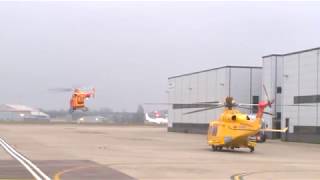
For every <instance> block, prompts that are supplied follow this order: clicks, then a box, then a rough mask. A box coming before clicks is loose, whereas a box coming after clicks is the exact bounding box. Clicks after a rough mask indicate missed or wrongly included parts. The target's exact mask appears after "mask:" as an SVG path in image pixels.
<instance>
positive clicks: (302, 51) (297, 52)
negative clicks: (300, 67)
mask: <svg viewBox="0 0 320 180" xmlns="http://www.w3.org/2000/svg"><path fill="white" fill-rule="evenodd" d="M314 50H320V47H316V48H311V49H305V50H301V51H295V52H290V53H286V54H270V55H266V56H262V58H268V57H271V56H288V55H292V54H300V53H304V52H308V51H314Z"/></svg>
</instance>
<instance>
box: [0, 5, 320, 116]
mask: <svg viewBox="0 0 320 180" xmlns="http://www.w3.org/2000/svg"><path fill="white" fill-rule="evenodd" d="M319 9H320V3H316V2H313V3H297V2H296V3H290V2H288V3H279V2H268V3H258V2H245V3H240V2H237V3H233V2H226V3H224V2H137V3H135V2H90V3H89V2H0V80H1V88H0V94H1V98H0V103H12V104H25V105H29V106H33V107H41V108H45V109H67V108H68V101H69V95H70V94H68V93H61V94H54V93H51V92H49V91H48V89H49V88H56V87H72V86H77V85H86V86H95V87H96V88H97V97H96V99H94V100H90V102H89V104H88V105H89V107H91V108H94V109H98V108H103V107H109V108H112V109H114V110H120V111H122V110H126V111H135V110H136V109H137V105H138V104H140V103H143V102H165V101H166V100H167V97H166V96H167V94H166V93H165V91H166V89H167V78H168V77H169V76H174V75H179V74H183V73H189V72H194V71H199V70H203V69H210V68H214V67H218V66H224V65H254V66H260V65H261V56H263V55H268V54H272V53H287V52H291V51H296V50H303V49H308V48H313V47H318V46H320V33H319V32H320V23H319V22H320V11H319Z"/></svg>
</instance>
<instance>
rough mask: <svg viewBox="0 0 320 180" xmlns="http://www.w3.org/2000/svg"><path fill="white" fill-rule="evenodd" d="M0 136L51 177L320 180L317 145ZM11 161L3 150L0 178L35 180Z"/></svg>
mask: <svg viewBox="0 0 320 180" xmlns="http://www.w3.org/2000/svg"><path fill="white" fill-rule="evenodd" d="M0 136H1V137H2V138H4V139H5V140H6V141H7V142H8V143H9V144H11V145H12V146H13V147H15V148H16V149H17V150H18V151H19V152H21V153H22V154H24V155H25V156H27V157H28V158H29V159H31V160H32V161H33V162H34V163H35V164H36V165H37V166H38V167H39V168H40V169H42V170H43V171H44V172H45V173H46V174H48V175H49V176H51V177H52V179H54V177H57V176H59V178H60V179H61V180H67V179H78V178H77V177H82V179H88V180H104V179H110V178H111V179H112V177H113V179H117V178H119V179H121V178H123V179H133V178H135V179H145V180H146V179H157V180H158V179H177V180H178V179H179V180H180V179H204V180H205V179H208V180H209V179H210V180H212V179H231V178H233V179H241V178H243V179H259V180H262V179H268V180H269V179H281V180H282V179H320V155H319V154H320V145H314V144H303V143H284V142H280V141H268V142H267V143H264V144H258V146H257V148H256V151H255V152H254V153H249V150H248V149H241V150H236V151H223V152H212V151H211V150H210V148H209V147H208V146H207V145H206V137H205V136H203V135H193V134H179V133H167V132H166V129H165V128H158V127H112V126H87V125H81V126H78V125H0ZM9 161H10V163H8V162H9ZM11 161H13V160H12V158H11V157H10V156H8V155H6V153H5V152H1V151H0V162H1V163H0V175H1V176H0V179H1V178H2V179H3V178H11V179H17V178H20V179H30V178H31V176H30V175H29V174H28V172H25V174H23V172H22V171H23V167H20V169H22V170H19V172H18V171H12V168H16V169H17V168H19V167H16V166H18V164H14V163H16V162H11ZM70 169H71V170H70ZM10 170H11V171H10ZM20 171H21V172H20ZM4 172H5V173H6V174H7V175H6V176H7V177H5V176H2V174H4ZM11 172H12V173H13V172H14V173H16V174H17V176H16V177H14V176H9V175H10V173H11ZM14 173H13V174H14ZM19 173H20V175H19ZM104 173H105V174H104ZM18 175H19V176H18ZM93 175H96V176H93ZM109 177H110V178H109Z"/></svg>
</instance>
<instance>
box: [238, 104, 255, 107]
mask: <svg viewBox="0 0 320 180" xmlns="http://www.w3.org/2000/svg"><path fill="white" fill-rule="evenodd" d="M241 106H259V104H238V107H241Z"/></svg>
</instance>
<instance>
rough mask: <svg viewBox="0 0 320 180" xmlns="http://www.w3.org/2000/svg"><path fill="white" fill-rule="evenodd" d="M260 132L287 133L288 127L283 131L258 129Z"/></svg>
mask: <svg viewBox="0 0 320 180" xmlns="http://www.w3.org/2000/svg"><path fill="white" fill-rule="evenodd" d="M260 131H264V132H280V133H285V132H287V131H288V127H286V128H284V129H260Z"/></svg>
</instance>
